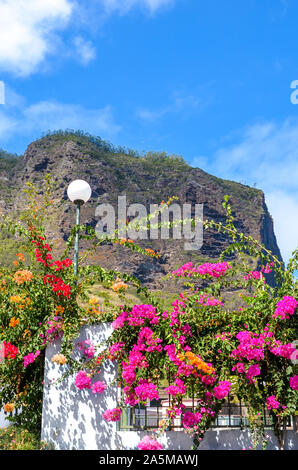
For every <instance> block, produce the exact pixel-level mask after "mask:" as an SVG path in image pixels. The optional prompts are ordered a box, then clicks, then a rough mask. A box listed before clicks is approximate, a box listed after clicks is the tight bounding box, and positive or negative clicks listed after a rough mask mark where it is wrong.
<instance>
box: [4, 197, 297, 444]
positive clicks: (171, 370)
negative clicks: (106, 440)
mask: <svg viewBox="0 0 298 470" xmlns="http://www.w3.org/2000/svg"><path fill="white" fill-rule="evenodd" d="M223 205H224V207H225V209H226V212H227V223H226V224H225V225H222V224H216V223H215V222H214V221H204V227H205V229H206V230H208V229H211V230H217V231H222V232H224V233H225V234H227V235H229V236H230V239H231V243H230V244H229V246H228V248H227V249H226V250H225V251H224V252H223V253H222V255H221V257H220V259H219V260H217V261H216V262H214V263H204V264H201V265H193V264H192V263H187V264H185V265H184V266H181V267H178V268H177V269H176V270H175V271H173V272H172V273H169V276H170V277H172V278H173V280H175V279H177V280H180V281H181V280H183V281H184V287H183V288H182V291H181V292H179V291H178V292H177V298H176V300H175V301H174V302H173V303H172V305H171V308H169V309H167V310H164V309H163V308H161V307H160V305H159V303H158V301H157V300H156V299H154V296H152V295H151V294H150V293H149V292H148V291H147V290H146V289H145V288H143V287H142V286H141V285H140V283H139V282H138V280H137V279H135V278H133V277H131V276H128V275H126V274H123V273H116V272H114V271H105V270H103V269H102V268H100V267H98V266H93V267H92V266H81V267H80V269H79V275H78V278H74V276H73V270H72V261H71V259H70V257H69V256H68V257H67V256H63V257H61V258H60V259H55V257H54V255H53V249H52V246H51V244H50V243H48V242H47V241H46V239H45V234H44V229H43V227H42V224H41V222H42V220H41V219H40V218H39V217H38V211H37V209H36V205H33V206H32V207H31V210H29V211H28V213H27V214H26V217H24V218H23V220H22V221H21V222H17V223H13V222H12V221H9V220H7V219H6V220H4V221H3V227H4V226H5V228H6V229H8V230H10V231H12V232H16V233H17V234H18V236H19V237H23V239H24V240H26V242H27V243H26V247H27V248H26V250H27V251H26V253H27V254H26V256H24V254H23V253H17V254H16V260H15V263H14V266H13V268H12V269H7V270H4V269H2V271H1V278H0V283H1V285H0V289H1V290H0V325H1V341H2V349H1V364H0V381H1V391H0V403H1V406H3V407H4V410H5V412H6V413H7V414H8V415H9V416H10V419H11V420H12V421H14V422H16V423H17V424H18V423H19V424H25V425H26V426H27V428H28V427H30V426H32V427H34V426H35V427H36V426H39V425H40V416H41V402H42V387H43V385H42V381H43V364H44V351H45V348H46V346H47V345H48V344H49V343H50V342H51V341H53V340H54V339H55V338H57V337H61V338H62V347H61V351H60V352H59V354H56V355H55V356H53V358H52V361H54V362H56V363H57V364H59V365H60V366H61V367H62V368H63V369H62V371H63V372H64V371H65V370H66V369H67V371H68V373H69V372H72V373H74V377H75V378H74V383H75V386H76V387H77V390H78V394H79V393H80V390H82V389H89V390H90V393H93V394H98V395H101V394H105V393H109V391H108V384H105V383H104V382H103V381H96V380H95V376H96V375H97V374H98V372H99V370H100V368H101V367H102V364H103V362H104V361H117V363H118V365H119V378H120V382H121V385H122V398H121V400H120V401H119V404H118V407H117V408H115V409H110V410H109V409H108V410H106V411H105V412H104V414H103V418H104V419H105V420H107V421H109V422H115V421H119V420H120V419H121V414H122V412H123V410H124V409H126V408H127V407H128V406H130V407H134V406H135V405H138V404H141V405H144V406H146V405H147V404H148V401H150V400H158V399H159V398H160V390H161V388H163V390H164V391H165V392H166V393H167V394H169V395H170V397H171V404H170V406H169V407H168V408H167V410H166V416H164V417H163V419H162V420H161V422H160V426H159V428H158V429H156V430H155V433H154V434H152V433H151V434H150V435H148V436H147V437H146V438H144V439H142V441H141V442H140V443H139V445H138V448H139V449H142V450H143V449H160V448H162V446H161V444H160V443H159V441H158V438H159V436H160V435H161V434H162V433H163V432H165V430H166V429H169V428H171V426H172V424H173V422H174V420H175V419H176V418H177V417H179V419H181V423H182V426H183V428H184V429H185V432H187V433H189V434H191V435H192V436H193V441H194V448H197V447H198V446H199V444H200V442H201V440H202V439H203V437H204V434H205V432H206V431H207V430H208V429H209V428H210V426H211V425H212V423H213V422H214V420H215V419H216V417H217V416H218V414H219V412H220V410H221V408H222V406H223V404H224V402H225V400H226V399H227V397H228V396H230V397H234V398H235V399H236V400H242V401H243V402H245V404H246V406H247V409H248V419H249V426H250V428H251V431H252V436H253V446H254V447H256V446H257V445H258V444H260V443H262V444H263V447H264V448H265V447H266V438H265V430H264V414H263V410H264V407H265V408H266V409H267V411H268V413H269V414H270V415H271V416H272V418H273V423H274V429H275V432H276V434H277V436H278V438H279V442H280V446H281V448H283V447H284V440H285V424H286V419H287V418H288V417H291V416H293V415H294V414H295V411H296V403H297V387H298V385H297V380H298V376H297V369H295V367H296V365H295V362H296V361H295V357H296V352H295V345H294V342H295V340H296V339H297V290H298V287H297V281H296V280H295V276H294V272H295V270H296V269H297V259H298V251H297V252H295V253H294V256H293V259H292V260H291V261H290V263H289V265H288V267H287V269H286V268H285V267H284V266H283V264H282V263H281V261H280V260H278V259H277V258H276V257H275V256H273V255H272V254H271V253H270V252H268V251H267V250H266V248H265V247H264V246H262V245H260V244H259V243H258V242H257V241H256V240H254V239H252V238H251V237H249V236H245V235H244V234H241V233H238V232H237V230H236V229H235V227H234V225H233V217H232V213H231V208H230V205H229V203H228V198H225V201H224V203H223ZM76 229H78V228H76ZM93 236H94V234H92V233H91V232H89V235H88V237H89V239H92V237H93ZM86 237H87V236H86ZM70 240H71V237H70ZM114 241H115V240H114ZM116 241H117V240H116ZM101 242H102V241H97V242H94V247H96V245H99V244H100V243H101ZM121 244H122V245H125V246H128V247H129V248H131V249H137V250H139V251H140V252H142V249H141V248H139V247H137V245H136V244H135V243H134V242H132V241H131V240H121ZM28 246H29V247H31V248H30V249H29V248H28ZM143 252H144V254H146V255H150V256H155V255H156V256H158V255H157V254H155V253H154V252H152V250H149V251H148V250H147V251H146V250H143ZM28 254H31V259H32V262H31V263H29V265H28V257H27V255H28ZM249 257H252V258H253V259H254V261H256V260H257V261H258V268H257V269H255V270H251V268H250V267H249V266H250V265H249V264H248V262H247V259H248V258H249ZM273 273H275V283H274V285H273V286H272V285H270V284H269V283H268V282H267V277H268V275H269V274H270V275H271V276H272V274H273ZM199 280H203V281H204V283H203V284H200V283H199ZM94 282H100V283H102V284H104V285H109V286H110V287H111V289H112V290H114V292H117V293H119V294H120V292H121V291H123V290H125V289H126V287H127V285H128V284H129V283H132V284H134V285H135V286H136V287H137V289H138V292H142V294H143V295H144V296H145V298H146V302H145V303H140V304H137V305H133V306H128V305H125V303H124V304H123V305H122V306H121V307H119V308H115V310H114V311H113V312H112V313H110V314H109V315H103V314H102V313H100V311H99V310H98V309H97V305H96V301H94V300H92V299H91V300H90V301H89V304H88V306H87V307H86V303H85V304H84V303H83V302H82V300H84V299H85V300H88V298H87V296H86V289H87V287H88V286H89V285H90V284H91V285H92V283H94ZM271 284H272V283H271ZM177 285H178V284H177ZM180 285H181V282H180ZM200 285H203V286H204V288H202V287H201V288H199V287H198V286H200ZM227 290H229V292H233V295H235V296H237V304H239V297H238V296H239V293H240V295H241V305H240V306H239V307H237V308H236V307H235V308H228V307H226V306H225V300H224V298H225V296H224V295H223V293H224V292H226V291H227ZM235 304H236V302H235ZM100 321H109V322H112V326H113V334H112V336H111V337H110V338H109V340H108V341H107V343H106V345H105V349H104V351H103V352H101V353H100V354H98V353H97V352H96V351H97V346H98V345H94V344H92V343H91V342H90V341H85V342H82V343H79V344H78V345H77V346H76V347H78V348H79V350H80V351H81V354H82V358H83V361H79V362H76V361H75V360H74V359H73V356H72V352H73V348H74V345H73V344H74V343H73V340H74V339H75V338H77V337H78V335H79V330H80V327H81V326H82V325H83V324H86V323H94V322H100ZM65 368H66V369H65ZM187 399H191V400H192V402H193V403H194V409H193V410H192V411H189V409H186V405H185V403H186V400H187Z"/></svg>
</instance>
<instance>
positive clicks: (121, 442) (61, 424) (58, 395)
mask: <svg viewBox="0 0 298 470" xmlns="http://www.w3.org/2000/svg"><path fill="white" fill-rule="evenodd" d="M111 333H112V328H111V325H109V324H100V325H92V326H87V327H86V326H85V327H83V328H82V329H81V334H80V337H79V338H78V340H77V341H76V342H78V341H83V340H85V339H90V340H91V341H92V343H94V344H95V345H96V344H99V343H101V342H102V341H104V340H105V339H106V338H108V337H109V335H110V334H111ZM59 352H60V341H59V340H57V341H55V342H54V343H53V344H52V345H50V346H48V348H47V351H46V359H45V378H44V382H45V384H44V395H43V415H42V436H41V438H42V440H44V441H46V442H48V443H51V444H52V445H53V446H54V448H55V449H57V450H58V449H59V450H62V449H66V450H73V449H76V450H114V449H116V450H124V449H136V448H137V444H138V443H139V441H140V440H141V438H142V437H143V436H144V435H146V434H150V431H149V432H137V431H117V424H116V423H108V422H106V421H105V420H103V419H102V417H101V415H102V413H103V412H104V411H105V410H106V409H107V408H115V407H116V406H117V387H116V386H115V385H114V384H113V382H114V383H115V380H116V379H117V367H116V365H115V364H114V363H112V362H110V363H109V364H106V365H105V369H104V370H103V371H102V372H101V373H100V375H99V377H98V378H99V380H104V381H105V382H106V383H107V384H112V385H111V386H110V387H109V388H107V389H106V390H105V391H104V393H103V394H101V395H98V394H92V392H91V391H90V390H79V389H77V387H76V386H75V385H74V378H75V374H72V375H70V376H68V377H67V378H66V379H64V380H63V381H61V382H60V383H56V382H55V383H52V384H50V382H51V380H52V379H59V378H60V377H61V375H62V373H64V372H65V371H66V370H67V366H66V365H64V366H60V365H57V364H54V363H53V362H51V358H52V356H53V355H54V354H56V353H59ZM80 355H81V353H79V352H76V353H75V357H80ZM96 380H97V379H96ZM268 435H269V436H270V439H269V440H270V443H269V446H268V448H269V449H278V444H277V440H276V437H275V436H274V433H273V431H271V430H268ZM159 440H160V442H161V443H162V444H163V445H164V449H169V450H170V449H171V450H189V449H191V446H192V439H191V438H190V436H188V435H187V434H185V433H184V432H183V431H168V432H166V433H165V434H164V435H163V436H162V438H160V439H159ZM250 445H251V440H250V433H249V432H248V431H240V430H239V429H211V430H209V431H207V433H206V435H205V437H204V440H203V441H202V443H201V446H200V449H202V450H204V449H217V450H219V449H231V450H232V449H233V450H234V449H238V450H241V449H243V448H248V447H249V446H250ZM286 448H288V449H298V435H297V432H295V431H288V432H287V445H286Z"/></svg>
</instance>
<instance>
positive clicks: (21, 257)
mask: <svg viewBox="0 0 298 470" xmlns="http://www.w3.org/2000/svg"><path fill="white" fill-rule="evenodd" d="M16 256H17V258H19V260H20V261H25V256H24V255H23V253H17V254H16Z"/></svg>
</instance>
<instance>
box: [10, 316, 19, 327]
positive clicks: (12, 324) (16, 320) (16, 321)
mask: <svg viewBox="0 0 298 470" xmlns="http://www.w3.org/2000/svg"><path fill="white" fill-rule="evenodd" d="M19 323H20V319H19V318H15V317H12V318H11V320H10V322H9V326H10V327H11V328H14V327H15V326H17V325H18V324H19Z"/></svg>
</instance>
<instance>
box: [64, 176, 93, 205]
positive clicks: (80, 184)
mask: <svg viewBox="0 0 298 470" xmlns="http://www.w3.org/2000/svg"><path fill="white" fill-rule="evenodd" d="M91 192H92V191H91V188H90V185H89V184H88V183H87V181H84V180H75V181H72V182H71V183H70V185H69V186H68V188H67V196H68V197H69V199H70V200H71V201H72V202H76V201H81V202H87V201H88V199H90V197H91Z"/></svg>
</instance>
